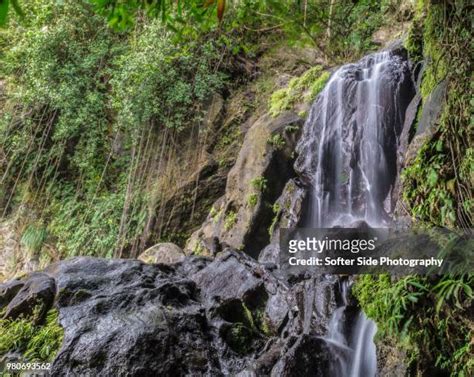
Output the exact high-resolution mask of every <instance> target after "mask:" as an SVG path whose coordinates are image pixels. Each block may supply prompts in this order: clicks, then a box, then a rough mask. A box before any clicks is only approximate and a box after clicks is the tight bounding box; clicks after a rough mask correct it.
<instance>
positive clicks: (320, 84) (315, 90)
mask: <svg viewBox="0 0 474 377" xmlns="http://www.w3.org/2000/svg"><path fill="white" fill-rule="evenodd" d="M330 76H331V74H330V73H329V72H327V71H326V72H323V73H322V74H321V76H319V77H318V78H317V79H316V80H315V81H314V82H313V83H312V84H311V86H310V87H309V89H310V94H309V97H307V99H308V100H309V101H313V100H314V99H315V98H316V96H317V95H318V94H319V93H321V91H322V90H323V89H324V86H325V85H326V83H327V81H328V80H329V77H330Z"/></svg>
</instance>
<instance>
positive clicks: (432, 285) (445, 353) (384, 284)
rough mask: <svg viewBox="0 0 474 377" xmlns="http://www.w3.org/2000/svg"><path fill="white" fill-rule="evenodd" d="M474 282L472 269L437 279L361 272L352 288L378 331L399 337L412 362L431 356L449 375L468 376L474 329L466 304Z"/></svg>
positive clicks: (470, 302) (471, 298)
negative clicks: (397, 276) (468, 271)
mask: <svg viewBox="0 0 474 377" xmlns="http://www.w3.org/2000/svg"><path fill="white" fill-rule="evenodd" d="M473 287H474V275H468V274H464V275H460V276H449V275H446V276H443V277H442V278H441V279H440V280H439V281H437V280H433V279H431V278H428V277H419V276H407V277H404V278H401V279H394V278H392V279H391V278H390V277H389V276H388V275H380V276H373V275H363V276H361V277H360V278H359V279H358V280H357V282H356V284H355V286H354V288H353V293H354V295H355V296H356V297H357V299H358V301H359V303H360V305H361V307H362V309H363V310H364V312H365V313H366V314H367V315H368V316H369V317H370V318H372V319H373V320H375V321H376V323H377V327H378V333H377V336H378V337H389V338H395V339H399V342H400V345H401V346H402V347H404V348H406V349H407V351H408V352H409V353H410V354H411V356H410V358H411V359H412V361H413V362H416V361H419V360H425V363H428V364H429V363H430V362H434V363H435V364H436V366H437V367H439V368H441V369H443V370H445V371H449V372H450V373H451V375H452V376H462V375H464V376H467V375H469V370H470V368H471V367H472V362H471V361H470V353H471V352H472V344H471V343H470V340H471V339H472V336H473V335H474V334H473V330H472V322H471V321H472V318H470V316H469V310H470V309H469V308H470V307H471V305H472V302H473V299H474V296H473V294H472V289H473ZM433 357H436V359H435V360H432V358H433ZM427 360H428V361H427ZM430 360H432V361H430ZM469 364H471V365H470V366H469Z"/></svg>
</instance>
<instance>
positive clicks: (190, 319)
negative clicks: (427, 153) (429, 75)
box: [0, 48, 413, 377]
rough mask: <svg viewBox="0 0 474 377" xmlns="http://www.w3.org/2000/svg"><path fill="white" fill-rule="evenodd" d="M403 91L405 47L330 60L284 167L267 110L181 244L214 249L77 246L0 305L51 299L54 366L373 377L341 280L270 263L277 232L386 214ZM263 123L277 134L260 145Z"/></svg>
mask: <svg viewBox="0 0 474 377" xmlns="http://www.w3.org/2000/svg"><path fill="white" fill-rule="evenodd" d="M412 96H413V85H412V83H411V79H410V72H409V67H408V63H407V61H406V57H405V56H404V52H403V50H402V49H399V48H393V49H391V50H388V51H385V52H382V53H377V54H373V55H370V56H368V57H366V58H364V59H362V60H361V61H360V62H358V63H356V64H349V65H346V66H343V67H341V68H339V69H338V70H337V71H336V72H335V73H334V74H333V76H332V78H331V79H330V81H329V83H328V84H327V86H326V88H325V89H324V90H323V92H322V93H321V95H320V96H319V97H318V98H317V99H316V101H315V102H314V104H313V106H312V109H311V112H310V114H309V117H308V120H307V121H306V123H305V125H304V130H303V135H302V137H301V139H300V141H299V145H298V147H297V152H298V157H297V160H296V164H295V169H293V168H292V163H293V161H294V156H293V153H292V152H293V147H294V145H295V144H296V142H297V135H299V132H295V129H297V128H298V126H299V125H300V121H301V119H300V118H299V117H297V116H296V115H294V114H289V113H287V114H283V115H282V116H281V117H280V118H275V119H272V118H270V117H269V116H268V115H267V116H264V117H261V118H259V119H258V120H257V121H256V122H255V124H254V126H253V127H254V128H252V129H251V130H250V131H249V132H248V133H247V136H246V140H245V142H244V146H243V150H242V151H241V153H240V155H239V158H238V159H237V163H236V165H235V166H234V168H233V169H232V172H231V173H230V176H229V180H228V184H227V188H226V195H225V197H223V198H222V199H221V200H220V201H218V202H217V203H216V204H215V210H216V211H215V213H211V214H210V215H209V216H208V219H207V221H206V222H205V224H203V227H202V228H201V229H200V230H199V231H197V232H196V233H195V235H194V236H193V237H192V238H191V240H190V242H189V243H188V245H187V254H189V253H190V252H194V253H196V254H197V253H198V251H199V252H201V253H203V254H213V256H214V257H215V258H214V259H211V258H208V257H202V256H201V257H198V256H183V255H182V252H181V250H180V249H179V248H178V247H177V246H175V245H172V244H159V245H157V246H156V247H155V248H151V249H150V250H148V252H147V253H145V254H144V255H143V258H142V259H143V260H145V261H147V262H152V263H151V264H147V263H144V262H143V261H139V260H124V259H113V260H107V259H100V258H88V257H80V258H74V259H70V260H66V261H61V262H58V263H55V264H53V265H51V266H49V267H48V268H47V269H46V270H44V271H43V272H41V273H39V274H31V275H29V276H27V277H25V278H24V279H22V280H18V281H13V282H11V283H7V284H5V285H2V286H0V307H7V308H13V307H15V308H16V309H15V313H14V315H12V317H17V316H19V315H21V314H27V309H28V308H27V306H28V307H29V306H31V305H29V304H28V305H23V304H22V303H23V302H29V301H28V300H33V301H34V299H35V298H39V299H40V302H41V304H42V306H43V311H46V310H48V309H49V308H50V307H51V306H52V305H54V306H55V307H56V308H57V309H58V310H59V320H60V323H61V325H62V327H63V328H64V330H65V334H64V341H63V344H62V347H61V349H60V351H59V353H58V354H57V356H56V358H55V360H54V362H53V366H52V371H51V374H52V375H53V376H76V375H91V376H96V375H97V376H98V375H101V376H137V377H138V376H140V377H141V376H156V375H163V376H202V375H206V376H224V375H235V376H240V377H244V376H245V377H256V376H275V377H276V376H300V377H304V376H308V377H309V376H321V377H326V376H331V377H332V376H334V377H347V376H350V377H374V376H375V375H376V373H377V372H376V369H377V365H376V355H375V345H374V343H373V336H374V333H375V330H376V328H375V325H374V324H373V323H372V322H370V321H369V320H368V319H367V318H366V317H365V315H363V313H361V312H360V311H359V308H358V306H357V302H356V301H355V299H354V298H353V297H352V296H351V293H350V284H351V283H352V281H351V280H350V279H349V278H347V277H339V276H335V275H330V276H312V275H311V273H309V272H308V273H305V274H302V276H290V277H283V276H281V275H280V273H281V271H280V270H279V266H278V264H279V258H278V253H279V247H278V234H279V228H280V227H287V228H294V227H296V226H301V225H304V226H309V227H321V226H333V225H339V226H359V227H363V226H368V225H370V226H374V225H378V226H381V225H386V224H388V223H389V221H390V216H389V215H390V214H391V211H392V209H393V199H394V194H393V191H394V186H395V184H396V179H397V175H398V167H399V166H400V164H399V162H397V150H398V144H399V140H400V135H401V132H402V128H403V125H404V118H405V110H406V108H407V106H408V103H409V102H410V100H411V98H412ZM405 123H406V122H405ZM273 135H280V137H281V138H282V139H283V140H284V141H285V143H284V145H283V146H280V147H279V148H276V147H275V146H271V145H269V142H268V140H269V137H272V136H273ZM278 140H280V138H279V139H278ZM272 177H273V178H274V179H275V180H278V181H272V180H271V179H272ZM275 177H276V178H275ZM255 178H265V179H266V181H265V184H266V185H267V187H266V188H265V187H264V186H265V185H264V184H263V183H264V182H263V181H261V182H260V186H258V185H252V181H254V179H255ZM255 186H258V187H255ZM257 188H258V189H259V190H257ZM282 191H283V193H282ZM280 194H281V195H280ZM278 197H279V198H278ZM250 199H252V200H250ZM275 200H277V204H278V205H277V206H276V207H278V208H279V210H278V211H277V213H276V214H273V210H272V209H271V208H270V206H269V205H268V203H270V204H272V203H274V202H275ZM274 207H275V206H274ZM273 216H274V218H273V220H272V217H273ZM270 223H271V224H270ZM262 224H264V225H263V226H262ZM269 225H271V227H270V231H271V232H270V233H271V235H270V237H269V234H268V227H269ZM269 238H270V241H271V242H270V245H267V246H266V247H265V245H266V243H268V239H269ZM242 245H243V246H244V247H245V249H246V250H247V251H249V252H250V253H252V254H256V253H257V252H258V251H260V250H261V249H263V251H261V253H260V256H259V261H258V262H257V261H256V260H255V259H253V258H251V257H250V256H248V255H246V254H245V253H243V252H237V251H235V250H234V249H236V248H239V247H240V246H242ZM164 249H173V252H172V255H171V254H170V255H162V253H161V252H162V251H163V250H164ZM203 249H205V251H204V252H203ZM153 262H160V263H153ZM33 301H31V302H33ZM10 312H11V311H10ZM385 357H386V358H387V355H385Z"/></svg>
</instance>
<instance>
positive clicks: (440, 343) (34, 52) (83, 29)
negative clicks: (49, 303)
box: [0, 0, 474, 376]
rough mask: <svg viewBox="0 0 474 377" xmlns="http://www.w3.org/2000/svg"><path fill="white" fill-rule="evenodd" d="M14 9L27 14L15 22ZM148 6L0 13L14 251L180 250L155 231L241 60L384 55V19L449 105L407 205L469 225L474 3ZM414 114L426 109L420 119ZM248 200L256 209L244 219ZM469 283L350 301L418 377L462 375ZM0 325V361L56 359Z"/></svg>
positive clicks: (259, 1)
mask: <svg viewBox="0 0 474 377" xmlns="http://www.w3.org/2000/svg"><path fill="white" fill-rule="evenodd" d="M9 3H10V5H12V7H15V8H18V9H20V8H21V10H17V13H14V12H12V10H11V9H10V10H9V12H8V14H7V13H6V12H5V9H6V8H2V7H5V4H7V5H8V4H9ZM118 3H120V4H118ZM145 3H146V2H142V1H123V2H122V1H121V2H117V1H99V0H97V1H91V2H86V1H73V0H66V1H62V2H57V1H54V0H33V1H28V2H27V3H26V2H21V1H19V2H16V1H10V2H8V1H5V0H3V1H1V2H0V16H1V15H3V16H8V19H5V20H2V19H0V21H1V22H0V23H2V22H3V21H8V22H7V23H6V27H5V28H3V29H0V59H1V64H0V106H1V108H2V112H1V117H0V211H1V212H2V213H1V217H3V218H12V217H14V218H15V219H16V220H17V222H18V224H19V226H18V230H19V233H20V238H21V242H22V244H23V245H24V247H26V248H27V249H28V250H29V251H30V252H31V253H32V254H39V255H41V257H42V258H45V259H46V260H45V263H46V262H47V261H48V260H47V259H50V258H64V257H67V256H72V255H79V254H80V255H84V254H86V255H94V256H105V257H112V256H136V255H137V254H138V253H139V252H140V251H142V250H143V248H144V247H145V246H147V245H149V243H150V237H154V238H152V241H153V242H157V241H159V240H163V239H168V238H171V239H173V238H172V237H170V236H169V235H167V236H166V237H165V236H164V234H165V233H166V232H164V234H159V235H150V226H151V225H150V224H152V223H154V222H155V221H157V217H159V214H160V212H161V210H162V208H163V205H164V203H165V202H166V201H167V200H169V198H170V197H172V196H173V193H174V192H175V190H176V188H177V187H178V186H179V185H180V183H182V181H183V180H185V178H186V177H187V176H188V175H190V173H191V172H192V171H193V169H194V168H195V167H196V163H197V161H198V159H199V156H200V154H201V153H202V150H200V149H199V146H200V144H201V138H202V137H204V136H203V135H205V129H204V126H203V117H204V115H205V112H206V109H207V107H208V105H209V101H210V99H211V97H212V95H213V94H215V93H221V94H223V95H224V96H227V95H228V93H229V92H232V91H235V90H237V89H238V88H239V86H242V85H245V84H246V83H247V82H248V81H250V80H255V78H256V77H255V76H258V74H255V75H254V73H255V72H253V73H252V75H249V74H248V72H245V71H242V70H241V69H240V68H239V67H240V66H239V64H242V62H252V63H253V62H255V61H257V60H258V59H259V58H260V57H261V56H262V54H264V53H268V52H270V53H271V51H272V49H273V48H275V46H278V45H282V44H285V45H286V44H289V45H292V46H305V47H308V46H309V47H310V48H312V49H314V50H315V51H317V53H318V54H319V55H320V56H321V60H322V62H323V63H324V65H327V66H332V65H336V64H341V63H342V62H348V61H351V60H354V59H356V58H358V57H360V56H361V55H363V54H365V53H367V52H368V51H371V50H373V49H375V48H377V46H376V45H375V44H374V43H373V40H372V35H373V33H374V32H375V31H377V30H378V29H379V28H380V27H382V26H383V25H384V23H391V22H404V21H411V25H412V26H411V29H410V32H409V38H408V40H407V42H406V47H407V49H408V51H409V53H410V57H411V59H412V60H413V61H414V62H415V63H417V62H420V61H421V60H422V59H423V60H424V61H425V68H424V73H423V80H422V86H421V93H422V97H423V98H422V105H423V104H425V103H426V101H427V99H428V97H429V95H430V94H431V93H432V92H433V90H434V89H435V88H436V87H437V86H438V85H439V83H440V82H442V81H443V80H445V82H446V83H447V92H448V95H447V98H448V100H447V102H446V104H445V106H444V107H443V110H442V113H441V116H440V120H439V124H438V126H437V129H436V130H435V132H434V134H433V136H432V137H431V138H430V139H429V140H427V141H425V143H424V144H423V146H422V147H421V149H420V151H419V153H418V155H417V156H416V158H415V160H414V161H412V162H411V163H410V165H409V166H408V168H407V169H406V170H405V172H404V190H403V192H404V199H405V204H406V205H407V207H408V211H409V213H410V215H412V217H413V218H415V219H417V220H418V221H420V222H422V223H423V224H425V225H428V226H429V225H438V226H447V227H463V228H469V227H471V226H472V211H473V198H472V182H473V176H472V174H473V171H474V166H473V164H474V154H473V149H472V144H471V145H470V141H471V140H472V124H471V116H472V114H471V109H472V103H471V102H472V100H471V98H470V97H471V95H470V93H471V86H472V84H471V78H472V77H471V76H472V73H471V72H472V67H471V60H472V57H471V56H469V54H468V53H467V51H469V43H470V40H471V33H470V18H469V6H468V3H467V2H464V1H456V2H451V1H445V2H433V1H428V0H424V1H423V0H418V1H417V2H416V5H415V7H414V8H412V7H411V2H409V1H408V2H407V1H397V0H384V1H375V0H364V1H345V0H342V1H332V0H318V1H312V2H304V1H277V0H267V1H264V0H244V1H240V2H235V3H229V2H227V3H226V4H225V8H226V9H225V12H223V9H222V4H223V2H222V1H211V2H208V5H207V6H206V7H203V6H202V3H201V2H197V1H196V2H195V1H191V2H186V7H185V8H183V9H180V8H178V7H179V5H177V4H180V2H174V1H169V2H168V1H165V0H162V1H159V2H152V4H154V5H153V7H146V6H144V4H145ZM407 3H409V5H407ZM113 5H115V7H114V6H113ZM2 9H3V10H2ZM0 18H1V17H0ZM453 67H454V68H453ZM250 76H251V77H250ZM328 76H329V74H328V73H327V72H326V71H324V70H323V67H322V66H319V65H318V66H316V67H313V68H311V69H310V70H307V71H306V73H305V74H304V75H302V76H301V77H300V78H297V79H293V80H292V81H290V84H289V85H288V86H287V87H286V88H285V89H281V90H279V91H275V93H273V95H272V96H270V95H268V96H267V97H268V98H265V99H264V101H268V111H269V112H270V113H271V114H272V115H278V114H279V113H280V112H281V111H283V110H286V109H290V108H293V105H294V103H295V101H297V100H300V99H301V97H303V99H304V100H311V99H312V98H314V95H315V94H317V93H318V92H319V91H320V90H321V88H322V87H323V86H324V84H325V82H326V80H327V79H328ZM421 114H422V107H421V108H420V109H419V110H418V118H417V119H418V121H419V120H420V119H421ZM231 135H232V133H231ZM225 137H227V135H226V136H225ZM223 139H224V137H223ZM269 142H271V143H273V144H275V145H278V143H280V142H281V141H280V140H279V139H277V138H276V139H274V140H273V139H272V140H270V141H269ZM177 167H179V169H178V168H177ZM255 201H256V198H255V197H252V196H251V197H249V205H255ZM209 210H211V208H209ZM211 211H212V210H211ZM232 221H235V219H232V216H230V217H228V218H227V220H226V224H227V225H226V226H229V227H230V228H231V227H232ZM187 236H189V234H185V235H184V238H186V237H187ZM180 238H183V236H182V235H180ZM173 240H174V239H173ZM473 284H474V280H473V277H472V275H463V276H458V277H444V278H443V279H428V278H421V277H406V278H404V279H399V280H396V279H393V280H391V279H390V278H388V277H386V276H381V277H370V276H369V277H363V278H362V279H360V280H359V282H358V283H357V284H356V287H355V294H356V296H357V297H358V299H359V301H360V303H361V306H362V307H363V309H364V310H365V312H366V313H367V314H368V315H369V316H370V317H371V318H373V319H374V320H375V321H376V322H377V324H378V326H379V338H382V337H383V338H385V339H389V340H390V341H394V342H396V343H399V345H401V346H402V347H404V348H406V349H407V350H408V353H409V356H410V357H411V361H412V365H413V370H416V369H417V368H419V370H422V369H423V368H424V366H423V365H425V366H426V365H430V364H431V365H434V366H435V368H437V370H441V371H443V372H446V373H448V372H449V373H452V375H453V376H468V375H469V371H471V370H472V368H474V366H473V365H472V352H473V350H472V344H471V339H472V336H473V335H472V331H473V329H472V318H471V319H470V318H469V310H472V300H473V294H472V287H473ZM420 313H423V315H420ZM54 315H55V314H54V313H53V314H51V315H50V317H48V318H49V319H50V320H51V322H49V320H48V324H47V325H46V327H44V328H46V329H48V328H49V324H51V323H53V322H54V321H53V320H55V319H54V318H53V316H54ZM0 327H1V328H2V329H4V330H5V331H4V332H3V333H4V334H5V333H7V332H8V333H10V334H15V336H14V337H10V336H8V337H2V338H0V353H2V349H3V350H5V349H12V347H13V346H12V344H11V343H8V342H12V341H15V342H16V343H15V344H14V347H17V348H18V349H20V350H22V351H23V352H27V353H28V354H31V355H35V356H34V358H38V359H40V360H48V359H50V357H51V355H52V353H51V352H50V350H49V349H47V350H45V349H44V347H43V345H44V341H43V340H42V339H43V338H46V339H48V338H47V337H48V336H49V335H48V334H49V332H45V331H46V330H44V331H43V332H41V331H42V330H41V329H40V328H39V327H34V326H33V325H31V324H29V322H28V321H26V320H20V321H16V322H9V321H2V322H1V323H0ZM30 327H31V328H30ZM53 330H54V331H53V332H54V333H53V337H54V340H52V341H51V342H52V343H53V344H55V345H57V344H58V343H57V342H60V341H59V340H58V339H59V338H60V333H59V331H56V330H57V329H55V328H53ZM38 331H39V332H38ZM48 331H49V330H48ZM35 334H36V335H35ZM17 335H18V336H17ZM17 338H18V339H19V340H15V339H17ZM48 342H50V340H48ZM14 347H13V348H14ZM38 355H39V356H38ZM32 357H33V356H32Z"/></svg>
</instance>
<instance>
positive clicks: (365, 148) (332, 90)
mask: <svg viewBox="0 0 474 377" xmlns="http://www.w3.org/2000/svg"><path fill="white" fill-rule="evenodd" d="M406 77H409V75H408V73H407V63H406V61H405V60H403V59H402V58H401V57H400V56H398V55H395V54H392V53H391V52H390V51H386V52H380V53H377V54H373V55H369V56H367V57H366V58H364V59H362V60H361V61H360V62H359V63H357V64H349V65H345V66H343V67H341V68H339V69H338V70H337V71H336V72H335V73H334V74H333V75H332V77H331V79H330V80H329V82H328V83H327V85H326V87H325V89H324V90H323V92H322V93H321V94H320V95H319V97H318V99H317V100H316V102H315V104H314V105H313V107H312V109H311V112H310V114H309V117H308V120H307V126H306V127H305V130H304V135H303V142H302V143H301V144H300V145H299V146H298V152H299V154H300V157H299V159H298V160H297V163H296V168H297V169H298V170H299V171H300V172H301V173H302V174H303V175H305V176H307V177H308V179H309V180H310V181H311V190H312V193H311V195H310V198H309V201H310V202H309V208H310V209H309V211H308V213H307V220H306V223H307V225H308V226H311V227H318V228H320V227H332V226H334V225H339V226H348V225H350V224H351V223H354V222H355V221H357V220H364V221H365V222H367V223H368V224H369V225H371V226H372V227H381V226H384V225H386V224H387V222H388V221H389V216H388V215H387V213H388V212H390V209H391V208H390V206H391V190H392V188H393V184H394V181H395V177H396V174H397V165H396V151H397V143H398V136H399V134H400V132H401V129H402V126H403V119H404V112H405V108H406V103H405V102H406V99H405V98H403V96H402V95H401V91H400V90H399V88H400V85H401V83H402V82H403V81H404V80H405V79H406Z"/></svg>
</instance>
